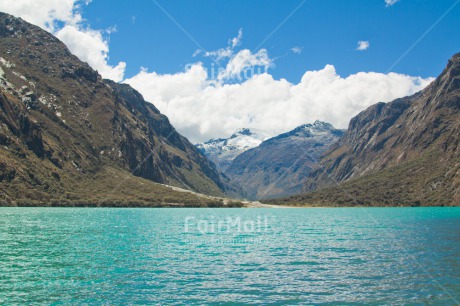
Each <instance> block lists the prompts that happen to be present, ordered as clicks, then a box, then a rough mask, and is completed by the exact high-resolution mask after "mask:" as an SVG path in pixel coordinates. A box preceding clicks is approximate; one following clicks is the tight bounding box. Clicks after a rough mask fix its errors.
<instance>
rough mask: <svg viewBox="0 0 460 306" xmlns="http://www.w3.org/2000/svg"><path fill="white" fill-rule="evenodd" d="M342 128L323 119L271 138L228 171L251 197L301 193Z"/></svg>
mask: <svg viewBox="0 0 460 306" xmlns="http://www.w3.org/2000/svg"><path fill="white" fill-rule="evenodd" d="M342 135H343V131H342V130H337V129H335V128H334V127H333V126H332V125H330V124H328V123H324V122H320V121H316V122H315V123H314V124H305V125H302V126H299V127H297V128H296V129H294V130H292V131H290V132H288V133H284V134H281V135H279V136H276V137H273V138H270V139H268V140H265V141H264V142H262V143H261V144H260V145H259V146H257V147H255V148H253V149H250V150H248V151H246V152H244V153H242V154H240V155H239V156H238V157H236V159H235V160H234V161H233V163H232V164H231V166H230V167H229V168H228V169H227V170H226V171H225V175H227V176H228V177H229V178H230V179H231V180H232V181H233V182H235V183H236V184H237V185H239V186H241V188H242V189H243V191H244V195H245V196H246V197H247V198H249V199H266V198H272V197H279V196H286V195H291V194H295V193H299V192H300V191H301V190H302V185H303V183H304V180H305V177H307V176H308V175H309V173H310V171H311V169H312V168H314V167H315V166H316V164H317V162H318V161H319V159H320V157H321V155H322V154H323V153H324V151H325V150H327V149H328V148H329V146H330V145H331V144H333V143H335V142H336V141H337V140H338V139H339V138H340V137H341V136H342Z"/></svg>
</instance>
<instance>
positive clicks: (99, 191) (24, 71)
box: [0, 13, 226, 205]
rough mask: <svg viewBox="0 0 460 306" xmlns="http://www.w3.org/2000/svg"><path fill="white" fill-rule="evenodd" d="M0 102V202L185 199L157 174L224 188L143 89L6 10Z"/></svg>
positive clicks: (0, 38) (217, 191)
mask: <svg viewBox="0 0 460 306" xmlns="http://www.w3.org/2000/svg"><path fill="white" fill-rule="evenodd" d="M0 110H1V111H0V122H1V124H0V201H1V204H4V205H19V204H20V205H28V204H30V205H50V203H52V202H53V203H55V205H61V204H62V203H68V204H69V205H73V204H79V205H80V204H82V205H83V204H88V205H102V204H104V203H105V204H107V203H109V202H110V201H112V204H116V205H125V204H126V203H128V202H129V201H131V202H132V205H157V204H158V205H160V204H168V203H175V202H177V201H179V202H180V203H184V202H183V201H184V199H183V196H182V195H179V196H178V195H177V193H176V192H173V191H172V190H171V189H170V188H168V187H164V186H160V185H158V184H153V183H152V182H157V183H162V184H168V185H173V186H177V187H182V188H185V189H190V190H193V191H197V192H201V193H206V194H211V195H222V194H223V192H224V191H225V190H226V185H225V183H224V182H223V181H222V179H221V177H220V175H219V174H218V172H217V170H216V168H215V166H214V165H213V164H212V163H211V162H209V161H208V160H207V158H206V157H205V156H203V155H202V154H201V153H200V152H199V151H198V150H197V149H196V148H195V146H194V145H193V144H191V143H190V142H189V141H188V140H187V139H186V138H185V137H183V136H181V135H180V134H179V133H177V132H176V130H175V129H174V127H173V126H172V125H171V124H170V123H169V121H168V118H167V117H166V116H164V115H162V114H161V113H160V112H159V111H158V110H157V109H156V108H155V106H154V105H153V104H150V103H147V102H146V101H144V99H143V98H142V96H141V95H140V94H139V93H138V92H137V91H135V90H134V89H133V88H131V87H130V86H128V85H125V84H117V83H114V82H112V81H108V80H102V79H101V76H100V75H99V74H98V73H97V72H96V71H94V70H93V69H91V68H90V67H89V66H88V64H86V63H83V62H81V61H80V60H78V58H77V57H75V56H74V55H72V54H71V53H70V52H69V50H68V49H67V47H66V46H65V45H64V44H63V43H62V42H60V41H59V40H58V39H57V38H56V37H54V36H53V35H51V34H49V33H47V32H45V31H43V30H42V29H40V28H38V27H36V26H33V25H31V24H29V23H27V22H24V21H23V20H22V19H19V18H15V17H12V16H10V15H7V14H4V13H0ZM131 174H133V175H134V176H135V177H133V176H131ZM189 199H192V201H191V202H193V199H195V200H196V201H197V203H198V202H200V201H201V200H199V199H198V198H196V197H194V196H192V195H190V198H189ZM101 203H102V204H101ZM121 203H123V204H121ZM133 203H134V204H133ZM136 203H137V204H136ZM62 205H63V204H62Z"/></svg>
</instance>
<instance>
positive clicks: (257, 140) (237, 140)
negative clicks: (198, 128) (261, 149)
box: [196, 128, 273, 171]
mask: <svg viewBox="0 0 460 306" xmlns="http://www.w3.org/2000/svg"><path fill="white" fill-rule="evenodd" d="M271 136H273V134H272V133H271V132H268V131H263V130H259V129H249V128H242V129H239V130H237V131H236V132H235V133H233V134H232V135H231V136H230V137H229V138H217V139H211V140H208V141H206V142H204V143H199V144H197V145H196V146H197V148H198V149H199V150H200V151H201V152H202V153H203V154H205V155H206V156H207V157H208V158H209V159H210V160H212V161H213V162H214V163H215V164H216V166H217V168H218V169H219V170H220V171H225V170H227V168H228V167H229V166H230V164H231V163H232V162H233V160H234V159H235V158H236V157H237V156H238V155H240V154H241V153H243V152H245V151H247V150H249V149H252V148H255V147H257V146H258V145H260V144H261V143H262V141H264V140H266V139H268V138H270V137H271Z"/></svg>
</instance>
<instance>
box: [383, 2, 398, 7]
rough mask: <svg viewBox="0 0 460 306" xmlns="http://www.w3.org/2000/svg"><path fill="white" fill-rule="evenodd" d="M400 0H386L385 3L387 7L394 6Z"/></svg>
mask: <svg viewBox="0 0 460 306" xmlns="http://www.w3.org/2000/svg"><path fill="white" fill-rule="evenodd" d="M398 1H399V0H385V3H386V6H387V7H388V6H392V5H393V4H395V3H396V2H398Z"/></svg>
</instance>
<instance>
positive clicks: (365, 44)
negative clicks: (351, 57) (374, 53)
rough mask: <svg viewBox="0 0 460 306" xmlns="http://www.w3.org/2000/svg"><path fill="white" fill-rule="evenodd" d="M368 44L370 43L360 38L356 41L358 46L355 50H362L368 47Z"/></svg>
mask: <svg viewBox="0 0 460 306" xmlns="http://www.w3.org/2000/svg"><path fill="white" fill-rule="evenodd" d="M369 46H370V44H369V42H368V41H363V40H360V41H358V47H356V50H358V51H364V50H367V49H369Z"/></svg>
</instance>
